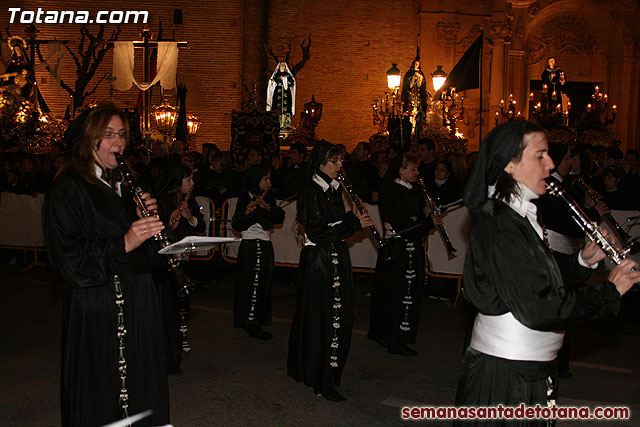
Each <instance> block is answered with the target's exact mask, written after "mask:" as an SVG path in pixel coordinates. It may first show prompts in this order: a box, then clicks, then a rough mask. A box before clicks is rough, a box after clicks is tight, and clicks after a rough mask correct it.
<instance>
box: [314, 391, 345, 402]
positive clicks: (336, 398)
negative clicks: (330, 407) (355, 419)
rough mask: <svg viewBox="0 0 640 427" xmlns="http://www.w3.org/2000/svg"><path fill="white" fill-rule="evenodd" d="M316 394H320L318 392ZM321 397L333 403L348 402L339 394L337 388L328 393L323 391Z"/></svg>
mask: <svg viewBox="0 0 640 427" xmlns="http://www.w3.org/2000/svg"><path fill="white" fill-rule="evenodd" d="M316 394H318V393H317V392H316ZM320 395H321V396H322V397H324V398H325V399H327V400H329V401H331V402H342V401H344V400H347V398H346V397H344V396H343V395H341V394H340V393H338V391H337V390H336V389H335V388H330V389H329V390H327V391H323V392H322V393H320Z"/></svg>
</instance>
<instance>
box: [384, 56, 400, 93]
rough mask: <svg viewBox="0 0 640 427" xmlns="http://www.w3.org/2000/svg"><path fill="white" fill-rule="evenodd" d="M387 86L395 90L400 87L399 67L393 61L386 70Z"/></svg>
mask: <svg viewBox="0 0 640 427" xmlns="http://www.w3.org/2000/svg"><path fill="white" fill-rule="evenodd" d="M387 86H388V87H389V89H391V90H392V91H396V90H397V89H398V88H399V87H400V69H399V68H398V64H396V63H395V62H393V63H392V64H391V68H389V69H388V70H387Z"/></svg>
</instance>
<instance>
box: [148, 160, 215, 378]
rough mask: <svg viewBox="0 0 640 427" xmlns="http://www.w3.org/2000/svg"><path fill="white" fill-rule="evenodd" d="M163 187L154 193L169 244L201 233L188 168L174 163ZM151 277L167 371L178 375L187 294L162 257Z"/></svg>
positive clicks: (184, 340) (183, 345) (184, 342)
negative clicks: (160, 316) (159, 303)
mask: <svg viewBox="0 0 640 427" xmlns="http://www.w3.org/2000/svg"><path fill="white" fill-rule="evenodd" d="M162 182H163V187H164V188H162V189H160V191H159V194H158V214H159V215H160V219H161V220H162V221H163V223H164V224H167V229H166V234H167V238H168V239H169V241H170V242H173V243H175V242H178V241H180V240H182V239H184V238H185V237H187V236H194V235H196V234H197V233H202V232H203V231H204V230H205V226H206V224H205V223H204V215H202V213H201V212H200V207H199V206H198V203H197V202H196V200H195V198H194V197H192V194H193V188H194V186H195V182H194V180H193V171H192V170H191V168H190V167H188V166H186V165H184V164H182V163H177V164H174V165H171V166H169V167H168V168H167V170H166V172H165V174H164V176H163V178H162ZM154 258H155V260H156V262H155V263H154V269H153V277H154V279H155V281H156V285H157V287H158V289H159V292H160V299H161V301H162V311H163V320H164V328H165V336H166V337H167V371H168V372H169V373H170V374H179V373H180V372H181V371H180V362H181V355H182V350H183V349H184V350H187V351H188V350H189V347H188V341H187V337H186V328H187V323H188V320H187V319H188V312H189V307H190V305H191V294H190V293H189V292H185V291H184V290H183V289H182V286H184V284H180V283H178V281H177V280H176V276H175V274H172V272H171V271H169V269H168V268H167V262H166V259H165V258H164V255H159V256H157V257H154Z"/></svg>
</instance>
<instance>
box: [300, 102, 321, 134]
mask: <svg viewBox="0 0 640 427" xmlns="http://www.w3.org/2000/svg"><path fill="white" fill-rule="evenodd" d="M321 118H322V104H321V103H319V102H316V97H315V95H311V102H307V103H306V104H304V115H303V116H302V119H303V120H304V121H306V122H307V127H308V129H309V136H310V138H311V140H313V141H315V139H316V126H318V122H319V121H320V119H321Z"/></svg>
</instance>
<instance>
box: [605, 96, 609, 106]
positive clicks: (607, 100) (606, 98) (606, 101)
mask: <svg viewBox="0 0 640 427" xmlns="http://www.w3.org/2000/svg"><path fill="white" fill-rule="evenodd" d="M608 102H609V95H607V94H606V93H605V94H604V103H605V104H606V103H608Z"/></svg>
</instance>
